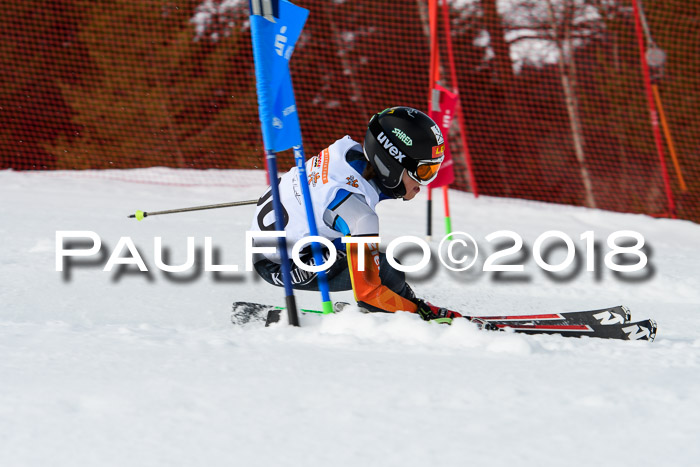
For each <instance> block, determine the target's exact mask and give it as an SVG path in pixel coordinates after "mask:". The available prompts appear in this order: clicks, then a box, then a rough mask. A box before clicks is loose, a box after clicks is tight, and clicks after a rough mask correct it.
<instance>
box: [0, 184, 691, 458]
mask: <svg viewBox="0 0 700 467" xmlns="http://www.w3.org/2000/svg"><path fill="white" fill-rule="evenodd" d="M179 173H181V172H179ZM179 173H177V174H174V175H173V177H175V178H177V176H178V174H179ZM124 174H125V173H124V172H122V173H120V174H119V176H120V177H122V178H123V177H124V176H125V175H124ZM141 175H144V174H141ZM145 175H146V176H148V173H146V174H145ZM200 175H201V173H200ZM228 175H229V176H230V177H231V180H233V181H235V180H243V181H244V182H245V183H241V184H239V186H238V187H236V188H231V187H228V188H226V187H216V186H198V187H186V186H185V187H183V186H166V185H155V184H137V183H129V182H124V181H118V180H110V179H106V178H104V177H102V176H95V177H90V176H86V174H84V173H83V174H72V173H68V172H64V173H16V172H11V171H5V172H0V220H1V221H0V235H1V236H2V241H1V242H0V465H3V466H45V465H52V466H76V465H100V466H125V465H134V466H135V465H138V466H142V465H144V466H149V465H167V466H174V465H187V466H191V465H202V466H204V465H206V466H215V465H243V466H271V465H275V466H283V465H289V466H296V465H305V466H358V465H369V466H419V467H425V466H433V465H460V466H464V465H503V466H514V465H517V466H547V465H552V466H560V465H581V466H583V465H635V466H643V465H674V466H683V465H688V466H690V465H698V459H700V445H699V444H698V442H697V441H698V439H700V287H699V285H700V283H699V280H698V279H699V277H700V249H699V243H698V241H699V239H700V226H698V225H696V224H693V223H690V222H685V221H676V220H667V219H653V218H650V217H646V216H640V215H630V214H618V213H610V212H604V211H598V210H591V209H585V208H577V207H567V206H556V205H551V204H543V203H536V202H529V201H521V200H504V199H495V198H489V197H479V198H478V199H475V198H474V197H473V196H472V195H471V194H468V193H460V192H451V193H450V199H451V203H452V217H453V227H454V229H455V230H461V231H466V232H468V233H470V234H471V235H472V236H473V237H474V238H475V239H476V240H477V242H478V244H479V246H480V248H481V253H480V256H479V260H478V261H477V263H476V265H475V266H474V267H473V268H472V269H471V270H470V271H469V272H467V273H453V272H450V271H449V270H448V269H446V268H445V267H444V266H442V265H441V264H439V263H437V264H436V266H434V267H433V268H431V269H429V270H428V271H426V272H421V273H415V274H411V275H410V279H409V282H410V283H411V284H412V285H413V287H414V289H415V290H416V292H417V293H418V295H419V296H422V297H425V298H426V299H428V300H430V301H432V302H433V303H437V304H439V305H442V306H446V307H451V308H453V309H456V310H461V311H464V312H467V313H479V314H484V315H488V314H501V313H518V314H531V313H534V312H537V313H539V312H555V311H573V310H578V309H595V308H603V307H606V306H611V305H617V304H625V305H627V306H629V307H630V309H631V310H632V317H633V319H643V318H649V317H651V318H654V319H656V321H657V322H658V325H659V332H658V336H657V339H656V342H654V343H643V342H629V341H608V340H596V339H589V338H583V339H567V338H563V337H559V336H525V335H520V334H512V333H496V332H481V331H478V330H476V329H475V328H474V327H473V325H471V324H470V323H467V322H459V323H456V324H454V325H453V326H444V325H437V324H432V323H425V322H422V321H420V320H419V319H417V317H416V316H414V315H410V314H407V313H398V314H396V315H384V314H382V315H365V314H361V313H359V312H358V311H356V310H349V311H346V312H343V313H341V314H338V315H332V316H326V317H318V316H314V315H304V316H302V326H301V327H300V328H292V327H289V326H283V325H276V326H272V327H269V328H264V327H262V326H260V325H247V326H243V327H235V326H233V325H232V324H231V322H230V308H231V302H233V301H239V300H247V301H256V302H263V303H271V304H280V305H281V304H283V291H282V290H281V289H278V288H274V287H272V286H269V285H267V284H266V283H264V282H263V281H261V280H259V279H257V278H255V277H254V273H251V272H245V270H244V269H245V261H244V260H245V256H244V247H243V245H244V239H245V231H246V230H247V229H248V228H249V225H250V222H251V219H252V216H253V212H254V209H255V207H254V206H243V207H236V208H227V209H218V210H210V211H202V212H193V213H187V214H176V215H168V216H154V217H148V218H146V219H144V220H143V221H141V222H138V221H136V220H134V219H128V218H127V215H128V214H131V213H133V212H134V211H135V210H137V209H142V210H145V211H158V210H164V209H172V208H178V207H187V206H196V205H201V204H213V203H221V202H227V201H235V200H245V199H254V198H257V197H258V196H260V194H262V192H263V191H264V189H265V187H264V176H263V175H262V173H259V172H257V173H253V174H251V173H250V172H248V173H245V174H242V173H239V172H231V173H230V174H228ZM126 177H128V172H126ZM220 177H221V173H218V174H217V180H218V179H220ZM117 178H119V177H117ZM425 202H426V201H425V196H424V194H421V195H420V196H419V197H418V198H417V199H416V200H414V201H412V202H402V201H385V202H382V203H380V205H379V207H378V212H379V214H380V217H381V235H382V238H383V240H382V244H383V245H384V246H386V244H387V243H388V242H389V241H390V240H391V239H393V238H396V237H398V236H401V235H414V236H418V237H422V236H423V235H424V232H425ZM434 212H437V213H440V212H442V206H441V204H440V203H439V202H436V206H435V208H434ZM434 222H435V229H434V230H436V231H440V228H441V225H442V221H441V220H440V219H439V218H436V219H435V221H434ZM499 230H511V231H514V232H517V233H518V234H519V235H520V236H521V237H522V238H523V240H524V247H525V248H524V250H523V251H522V252H520V253H518V254H516V255H513V256H510V257H508V258H505V259H504V260H503V261H507V262H513V263H521V264H524V267H525V270H524V272H522V273H507V274H502V275H500V276H499V275H495V274H494V273H489V272H482V271H481V268H482V267H483V263H484V260H485V258H486V257H487V256H488V255H490V254H491V253H492V252H493V251H494V244H492V243H489V242H487V241H486V240H485V237H486V236H487V235H488V234H490V233H492V232H495V231H499ZM548 230H559V231H562V232H565V233H566V234H568V235H569V236H570V237H571V238H572V239H573V242H574V243H575V245H576V247H577V253H576V258H577V260H578V261H579V268H578V270H575V269H569V270H567V271H564V272H562V273H556V274H555V276H554V277H551V276H548V275H546V274H544V273H543V271H542V270H541V269H540V268H539V267H538V266H537V264H535V261H534V259H533V253H532V252H533V247H534V243H535V240H536V239H537V237H538V236H539V235H541V234H542V233H543V232H546V231H548ZM619 230H633V231H637V232H639V233H640V234H642V235H643V237H644V239H645V241H646V245H647V252H648V253H649V255H650V259H649V265H648V266H647V267H646V268H645V269H644V270H643V271H642V274H639V273H637V274H623V275H622V276H616V275H614V274H613V273H612V272H611V271H610V270H609V269H608V268H606V267H605V265H604V264H603V263H602V261H600V262H599V264H597V266H596V271H595V272H588V271H586V256H585V255H586V248H585V242H584V241H583V240H581V239H580V236H581V234H583V233H584V232H587V231H593V232H594V234H595V239H596V241H597V242H598V245H597V247H598V250H599V253H600V255H601V256H604V255H605V254H606V252H607V251H609V248H608V246H607V245H606V239H607V237H608V235H610V234H611V233H612V232H615V231H619ZM57 231H91V232H94V233H95V234H97V235H98V236H99V238H100V239H101V243H102V251H101V254H98V255H96V256H92V257H85V258H75V260H74V264H72V265H70V264H69V265H68V266H69V267H67V268H66V269H65V270H64V272H57V271H56V232H57ZM190 236H191V237H194V238H195V240H194V241H195V245H196V247H197V248H198V249H199V250H198V251H199V252H200V253H201V251H202V249H203V246H204V238H205V237H211V238H212V244H213V246H214V248H215V249H216V251H217V252H218V256H217V258H216V260H215V263H218V264H228V265H231V264H237V265H239V268H240V272H237V273H234V272H225V273H218V274H215V273H212V272H205V271H203V268H202V267H201V262H202V260H201V256H200V257H198V258H199V259H198V261H197V263H196V264H197V265H198V267H195V268H193V269H192V270H190V271H187V272H183V273H169V274H166V273H164V272H162V271H161V270H159V269H158V268H157V267H156V262H155V253H154V238H155V237H162V244H163V250H164V253H165V252H166V251H165V250H167V252H168V253H169V254H168V255H166V256H168V257H167V260H166V263H167V264H182V263H184V262H185V260H186V259H187V258H186V257H187V237H190ZM120 237H129V238H131V239H132V240H133V243H134V245H135V246H136V248H137V249H138V252H139V253H140V256H142V257H143V260H144V263H145V265H146V266H147V267H148V269H149V272H148V273H144V272H140V271H139V270H138V268H137V267H136V266H133V265H132V266H128V267H126V268H122V269H120V268H119V267H118V266H117V267H115V268H114V269H113V270H112V271H111V272H105V271H103V268H104V266H105V263H106V262H107V259H108V258H109V256H110V255H111V254H112V253H113V251H114V250H115V249H116V247H117V244H118V242H119V240H120ZM435 237H436V238H434V240H433V242H432V243H431V247H432V249H433V252H435V251H436V250H437V243H438V242H437V240H439V239H438V238H437V237H438V236H437V235H436V236H435ZM500 241H504V239H500ZM494 243H498V242H497V241H495V242H494ZM87 246H89V245H83V248H87ZM506 246H509V245H506ZM503 248H504V247H503V246H501V247H500V249H503ZM564 253H565V251H564V249H563V248H558V249H556V250H555V251H554V252H553V254H552V256H551V257H550V258H549V261H550V263H552V264H556V263H558V262H561V261H562V260H563V258H564V256H565V255H564ZM121 255H122V256H125V257H129V256H132V255H131V254H130V253H129V251H128V250H127V249H124V250H123V251H121ZM403 258H404V262H405V264H414V263H416V262H417V261H418V259H419V255H418V254H415V253H410V254H407V255H405V256H404V257H403ZM499 262H502V261H501V260H499V261H497V263H499ZM333 298H334V299H335V300H346V301H347V300H351V299H352V294H351V292H344V293H337V294H334V296H333ZM297 300H298V302H299V303H300V305H301V306H304V307H308V308H318V307H319V298H318V297H317V294H311V293H297Z"/></svg>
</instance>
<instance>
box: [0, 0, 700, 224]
mask: <svg viewBox="0 0 700 467" xmlns="http://www.w3.org/2000/svg"><path fill="white" fill-rule="evenodd" d="M295 3H297V4H298V5H300V6H303V7H305V8H308V9H309V10H310V11H311V14H310V17H309V20H308V22H307V25H306V27H305V29H304V32H303V34H302V37H301V38H300V40H299V42H298V43H297V47H296V50H295V53H294V57H293V59H292V61H291V70H292V76H293V80H294V87H295V93H296V99H297V108H298V111H299V115H300V118H301V124H302V132H303V137H304V146H305V149H306V153H307V155H312V154H316V153H317V152H319V151H320V150H322V149H323V148H325V147H326V146H328V145H329V144H330V143H331V142H333V141H335V140H336V139H338V138H340V137H342V136H343V135H345V134H349V135H351V136H352V137H354V138H356V139H358V140H361V139H362V137H363V135H364V131H365V126H366V124H367V122H368V120H369V118H370V117H371V115H372V114H373V113H375V112H377V111H379V110H381V109H384V108H386V107H389V106H393V105H410V106H414V107H417V108H420V109H423V110H426V111H427V108H426V106H427V104H428V92H429V89H428V88H429V86H430V81H431V80H430V76H429V70H430V38H429V35H430V11H429V8H428V0H400V1H399V0H391V1H387V0H346V1H343V0H337V1H328V0H297V1H296V2H295ZM448 7H449V11H448V13H449V28H450V31H449V33H450V38H451V42H452V47H453V52H454V53H453V55H454V60H453V62H452V63H451V62H450V60H449V56H448V54H447V50H446V49H447V47H446V40H445V39H446V37H445V33H446V29H445V28H444V25H443V23H442V21H441V20H440V21H438V24H439V25H440V26H439V28H438V31H439V44H440V46H439V49H440V59H439V66H440V67H441V69H442V72H440V73H439V74H440V77H441V84H442V85H443V86H445V87H447V88H449V89H452V90H456V89H458V90H459V94H460V105H461V109H460V110H461V115H463V117H464V118H463V121H460V120H459V119H454V120H453V122H452V131H451V134H450V136H449V140H448V141H449V144H450V145H451V149H452V154H453V157H454V160H455V169H456V170H455V176H456V178H455V182H454V184H453V185H452V186H453V187H455V188H459V189H464V190H473V189H474V187H472V186H471V179H470V176H469V173H468V169H467V166H466V164H465V157H464V148H463V147H462V139H461V138H460V133H459V132H460V131H463V132H464V136H465V138H464V139H465V141H466V142H467V144H468V149H469V153H470V155H471V161H472V165H473V181H474V183H475V184H476V188H478V192H479V194H485V195H493V196H507V197H520V198H529V199H536V200H543V201H549V202H556V203H568V204H576V205H587V206H595V207H599V208H603V209H611V210H616V211H626V212H639V213H648V214H651V215H655V216H670V215H672V214H673V211H674V210H675V211H676V213H677V215H678V216H679V217H683V218H687V219H692V220H695V221H700V54H699V53H698V51H699V50H700V34H698V31H700V4H698V2H688V1H686V0H664V1H660V0H645V1H641V0H637V1H635V0H619V1H618V0H535V1H533V0H453V1H450V2H449V3H448ZM247 15H248V2H247V1H240V0H194V1H186V0H180V1H178V0H139V1H134V0H8V1H7V2H4V6H3V12H2V15H1V16H0V35H1V37H0V83H1V85H0V168H13V169H19V170H34V169H40V170H46V169H126V168H136V167H139V168H140V167H152V166H166V167H177V168H190V169H209V168H218V169H228V168H251V169H252V168H263V167H264V165H263V164H264V163H263V157H262V155H263V148H262V138H261V135H260V125H259V121H258V116H257V101H256V94H255V75H254V68H253V59H252V52H251V45H250V30H249V26H248V21H247ZM640 45H641V47H642V48H643V53H640ZM450 66H454V70H455V72H456V73H455V74H456V82H452V81H453V80H452V79H451V74H450V72H449V70H450ZM645 77H646V78H648V79H645ZM652 116H653V118H652ZM652 121H653V122H655V124H654V125H653V124H652ZM292 162H293V161H292V155H291V154H281V155H280V168H281V170H284V169H285V168H287V167H290V166H291V165H292ZM664 171H665V172H664ZM158 173H159V172H145V174H146V175H145V176H146V177H152V178H151V179H149V180H146V181H152V182H162V181H163V180H159V179H158ZM188 173H190V174H191V175H188V176H191V178H192V183H196V173H197V172H196V171H192V172H188ZM149 174H150V175H149ZM665 175H666V176H665ZM133 176H134V175H133V173H131V172H125V174H124V178H126V179H128V178H130V177H133ZM221 177H222V182H223V183H230V184H231V185H236V183H237V181H236V180H227V179H226V177H227V175H226V173H225V172H223V173H222V175H221Z"/></svg>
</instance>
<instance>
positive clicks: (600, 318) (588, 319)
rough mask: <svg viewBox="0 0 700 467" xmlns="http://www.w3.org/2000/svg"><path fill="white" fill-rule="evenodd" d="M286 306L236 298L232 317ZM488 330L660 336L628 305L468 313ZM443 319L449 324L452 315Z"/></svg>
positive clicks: (268, 314)
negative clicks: (523, 312) (633, 315)
mask: <svg viewBox="0 0 700 467" xmlns="http://www.w3.org/2000/svg"><path fill="white" fill-rule="evenodd" d="M348 306H350V304H349V303H345V302H337V303H335V304H334V305H333V309H334V311H335V312H341V311H343V309H345V308H346V307H348ZM282 310H284V307H278V306H271V305H263V304H260V303H254V302H234V303H233V312H232V315H231V321H232V322H233V323H234V324H237V325H242V324H246V323H249V322H255V321H257V322H262V321H264V322H265V325H266V326H268V325H269V324H271V323H274V322H277V321H279V318H280V312H281V311H282ZM301 312H302V313H314V314H321V312H320V311H317V310H309V309H302V310H301ZM464 318H465V319H468V320H470V321H472V322H474V323H475V324H477V325H478V326H479V328H480V329H486V330H500V331H506V330H512V331H514V332H518V333H524V334H560V335H562V336H566V337H583V336H589V337H596V338H602V339H620V340H646V341H653V340H654V338H655V337H656V329H657V325H656V322H655V321H654V320H651V319H647V320H642V321H637V322H630V320H631V313H630V310H629V309H628V308H627V307H625V306H615V307H611V308H602V309H597V310H588V311H573V312H563V313H542V314H531V315H502V316H464ZM440 322H443V323H447V324H449V323H450V322H451V320H450V319H445V320H441V321H440Z"/></svg>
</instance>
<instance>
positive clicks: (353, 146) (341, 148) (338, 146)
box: [328, 135, 362, 157]
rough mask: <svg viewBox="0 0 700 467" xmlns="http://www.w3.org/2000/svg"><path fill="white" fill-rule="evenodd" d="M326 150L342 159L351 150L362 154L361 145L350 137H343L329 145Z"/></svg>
mask: <svg viewBox="0 0 700 467" xmlns="http://www.w3.org/2000/svg"><path fill="white" fill-rule="evenodd" d="M328 149H329V150H332V151H333V152H335V153H337V154H340V155H342V156H343V157H344V156H345V155H346V154H347V153H348V151H351V150H352V151H355V152H356V151H359V152H362V145H361V144H360V143H358V142H357V141H355V140H353V139H352V138H351V137H350V136H348V135H345V136H343V137H342V138H340V139H339V140H337V141H335V142H334V143H333V144H331V145H330V146H329V148H328Z"/></svg>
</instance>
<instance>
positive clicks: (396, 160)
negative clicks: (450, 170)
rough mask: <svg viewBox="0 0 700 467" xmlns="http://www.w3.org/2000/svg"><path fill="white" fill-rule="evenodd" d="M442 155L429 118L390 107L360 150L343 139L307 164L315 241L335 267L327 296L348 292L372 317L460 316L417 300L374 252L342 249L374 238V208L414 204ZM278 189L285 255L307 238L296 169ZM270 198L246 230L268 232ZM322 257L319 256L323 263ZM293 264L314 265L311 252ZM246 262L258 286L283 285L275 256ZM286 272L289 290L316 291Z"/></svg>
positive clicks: (309, 281)
mask: <svg viewBox="0 0 700 467" xmlns="http://www.w3.org/2000/svg"><path fill="white" fill-rule="evenodd" d="M444 154H445V141H444V139H443V136H442V133H441V132H440V127H439V126H438V125H437V124H436V123H435V122H434V121H433V120H432V119H431V118H430V117H428V116H427V115H426V114H424V113H423V112H421V111H420V110H416V109H414V108H410V107H393V108H389V109H386V110H384V111H382V112H380V113H378V114H376V115H374V116H373V117H372V119H371V120H370V122H369V125H368V128H367V132H366V134H365V140H364V147H363V146H362V145H360V144H359V143H357V142H355V141H353V140H352V139H351V138H350V137H349V136H345V137H344V138H341V139H339V140H338V141H336V142H335V143H333V144H332V145H331V146H329V147H328V148H326V149H324V150H323V151H321V153H320V154H319V155H318V156H315V157H313V158H311V159H309V160H308V161H306V172H307V177H308V180H307V181H306V183H308V184H309V191H310V193H311V200H312V204H313V208H314V216H315V219H316V225H317V227H318V233H319V235H320V236H322V237H325V238H327V239H329V240H331V241H332V242H333V244H334V245H335V247H336V251H337V258H336V261H335V262H334V263H333V264H332V265H331V266H330V268H329V269H327V270H326V276H327V278H328V284H329V288H330V290H331V291H332V292H335V291H342V290H350V289H352V290H353V292H354V294H355V299H356V301H357V302H358V305H359V306H360V307H361V308H363V309H365V310H367V311H371V312H395V311H399V310H403V311H409V312H413V313H418V314H419V315H420V316H421V317H422V318H423V319H425V320H431V319H439V318H454V317H458V316H460V315H459V314H458V313H456V312H453V311H449V310H447V309H445V308H439V307H436V306H433V305H431V304H429V303H427V302H426V301H424V300H422V299H420V298H417V297H416V295H415V294H414V292H413V290H412V289H411V287H410V286H409V285H408V284H407V283H406V280H405V275H404V273H403V272H401V271H398V270H397V269H395V268H393V267H392V266H391V265H390V264H389V262H388V261H387V259H386V255H385V254H384V253H381V252H379V250H378V249H377V244H372V243H369V244H362V243H360V244H359V245H358V244H345V243H342V241H341V238H343V237H345V236H351V237H363V236H365V237H366V236H378V235H379V217H378V216H377V213H376V211H375V208H376V206H377V203H379V202H380V201H383V200H387V199H399V198H401V199H403V200H404V201H410V200H412V199H413V198H415V196H416V195H417V194H418V193H419V191H420V187H421V186H425V185H427V184H428V183H430V182H431V181H433V180H434V179H435V177H436V176H437V174H438V170H439V168H440V164H441V163H442V161H443V158H444ZM278 183H279V191H280V198H281V204H282V207H283V218H284V221H285V227H284V230H285V231H286V232H287V242H288V249H289V254H290V255H291V248H292V246H293V245H294V243H296V242H297V241H298V240H300V239H302V238H304V237H306V236H308V235H309V228H308V225H307V221H306V213H305V207H304V201H303V198H302V196H301V187H300V185H299V183H300V181H299V171H298V169H297V167H293V168H292V169H291V170H290V171H289V172H287V173H286V174H285V175H284V176H282V177H281V178H280V179H279V181H278ZM271 195H272V193H271V190H270V189H269V188H268V190H267V192H265V194H264V195H263V196H262V197H261V198H260V200H259V201H258V208H257V211H256V213H255V217H254V219H253V223H252V227H251V230H255V231H260V230H263V231H265V230H268V231H271V230H275V222H274V212H273V210H272V199H271ZM255 245H256V246H274V245H273V243H272V240H271V241H270V242H266V241H265V240H264V239H260V238H257V239H256V240H255ZM346 247H347V248H346ZM358 248H364V261H363V264H362V265H361V264H360V262H359V261H358ZM329 254H330V253H329V252H328V251H327V249H325V248H324V258H325V260H327V259H328V257H329ZM300 258H301V260H302V262H304V263H305V264H308V265H311V266H314V265H315V261H314V259H313V255H312V253H311V247H310V245H307V246H306V247H305V248H304V249H303V250H302V251H301V253H300ZM253 260H254V267H255V270H256V271H257V273H258V274H259V275H260V276H261V277H262V278H263V279H264V280H266V281H267V282H269V283H271V284H274V285H277V286H282V285H283V281H282V277H281V267H280V256H279V254H278V253H274V254H259V253H257V254H256V255H255V256H254V259H253ZM361 266H364V267H361ZM290 267H291V276H292V284H293V287H294V288H295V289H299V290H318V277H317V275H316V273H311V272H307V271H304V270H303V269H301V268H299V267H297V265H296V264H294V263H293V262H292V263H291V265H290ZM361 269H362V270H361Z"/></svg>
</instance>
